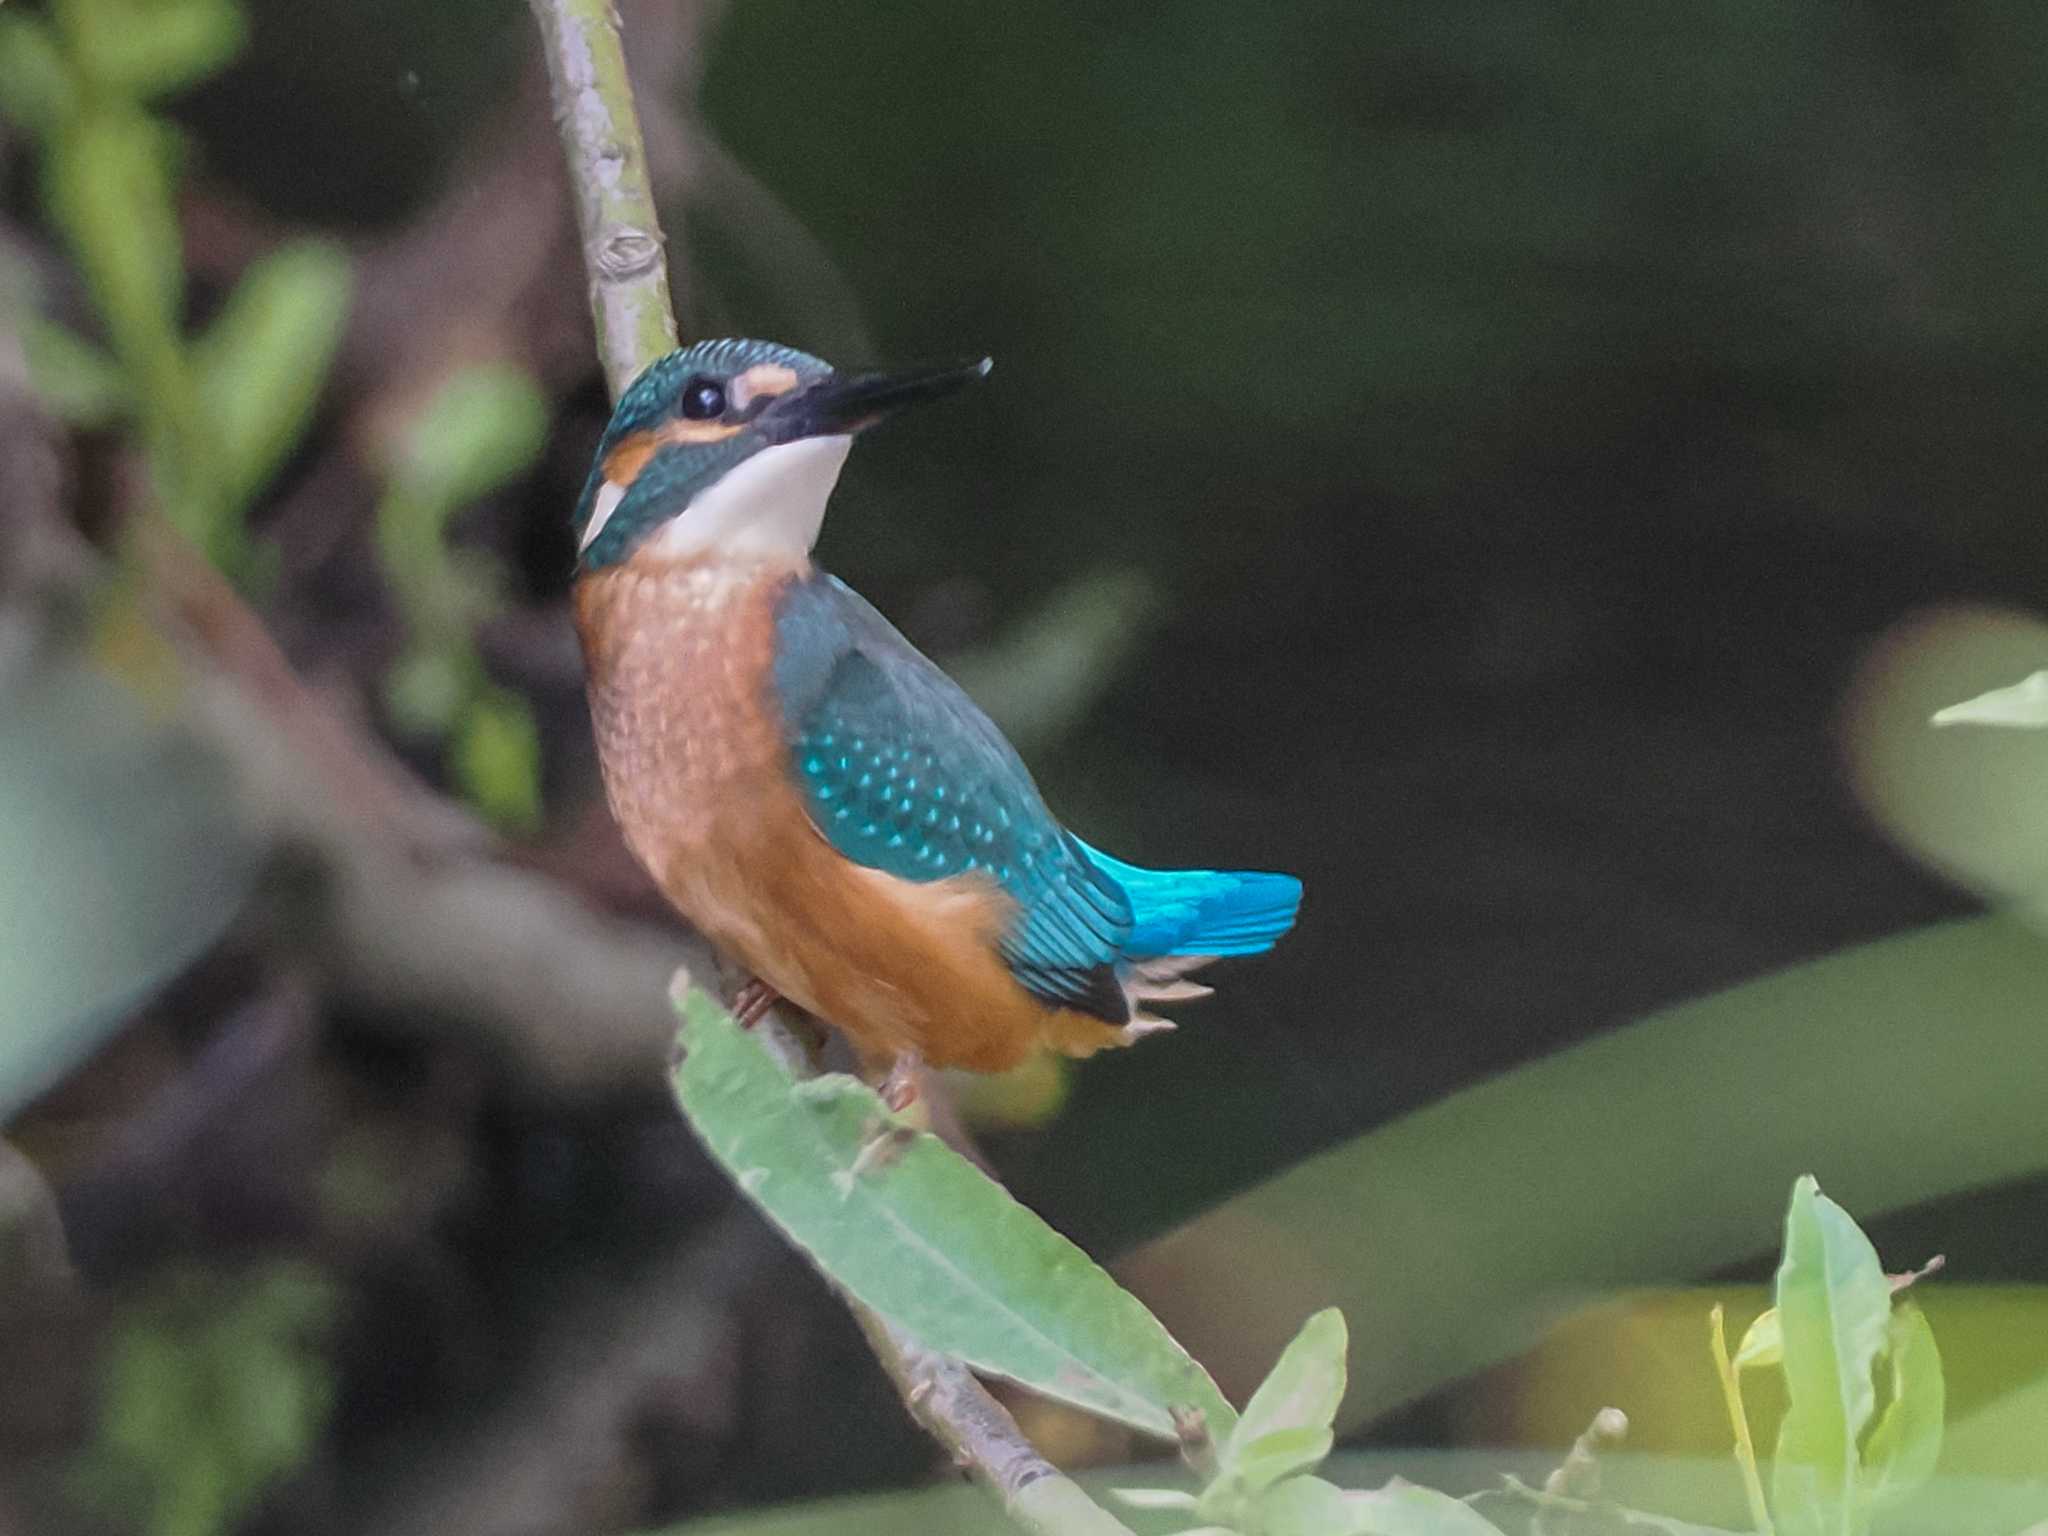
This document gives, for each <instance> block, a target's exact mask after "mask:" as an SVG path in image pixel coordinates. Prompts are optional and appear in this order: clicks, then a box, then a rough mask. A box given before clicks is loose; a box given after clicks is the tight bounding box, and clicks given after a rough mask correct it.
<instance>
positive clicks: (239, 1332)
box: [79, 1262, 336, 1536]
mask: <svg viewBox="0 0 2048 1536" xmlns="http://www.w3.org/2000/svg"><path fill="white" fill-rule="evenodd" d="M335 1305H336V1297H335V1293H334V1289H333V1286H332V1283H331V1282H330V1281H329V1280H327V1279H326V1278H325V1277H324V1276H322V1275H321V1274H320V1273H319V1272H317V1271H315V1270H312V1269H309V1268H307V1267H306V1266H304V1265H300V1264H296V1263H291V1262H277V1263H272V1264H269V1265H266V1266H264V1267H262V1268H259V1269H256V1270H253V1271H250V1272H248V1273H244V1274H239V1275H232V1276H229V1275H221V1274H216V1273H213V1272H210V1271H206V1270H200V1269H172V1270H169V1271H168V1272H166V1273H164V1274H162V1275H161V1276H159V1277H158V1279H157V1280H156V1282H155V1284H154V1286H153V1288H152V1290H151V1291H150V1292H149V1293H148V1294H146V1295H144V1296H142V1297H140V1298H138V1299H136V1300H135V1301H133V1302H131V1303H129V1304H128V1305H127V1306H126V1307H125V1308H124V1309H123V1312H122V1315H121V1317H120V1319H119V1320H118V1322H117V1323H116V1325H115V1328H114V1331H113V1335H112V1338H111V1340H110V1344H109V1349H108V1355H107V1360H106V1365H105V1372H106V1380H105V1384H104V1387H103V1397H102V1407H101V1421H100V1430H99V1436H98V1439H97V1441H96V1443H95V1445H94V1446H93V1448H92V1450H91V1451H90V1452H89V1453H88V1457H87V1460H86V1462H85V1464H84V1465H83V1466H82V1467H81V1469H80V1474H79V1475H80V1477H81V1479H82V1480H84V1481H85V1484H86V1486H87V1487H88V1488H89V1490H90V1492H91V1495H92V1497H93V1499H94V1500H95V1501H96V1502H99V1503H101V1504H103V1505H106V1506H108V1507H110V1508H112V1509H114V1510H117V1511H120V1512H123V1513H130V1512H133V1511H136V1510H139V1511H141V1513H142V1519H141V1521H140V1529H142V1530H144V1531H146V1532H147V1533H148V1536H218V1533H221V1532H225V1531H230V1530H233V1529H234V1528H235V1527H236V1526H237V1524H238V1523H239V1522H240V1521H241V1520H242V1519H243V1518H244V1517H245V1516H246V1515H247V1514H248V1512H249V1511H250V1509H251V1508H252V1507H253V1506H254V1505H255V1504H256V1502H257V1501H258V1500H259V1499H260V1498H261V1497H262V1495H263V1494H264V1493H265V1492H266V1491H267V1490H268V1489H269V1487H270V1486H271V1485H272V1484H273V1483H275V1482H276V1481H277V1480H278V1479H279V1478H280V1477H282V1476H283V1475H284V1474H286V1473H289V1472H292V1471H294V1470H296V1469H297V1468H298V1467H300V1466H301V1465H302V1464H303V1463H304V1462H305V1460H306V1459H307V1457H308V1455H309V1454H310V1453H311V1451H312V1450H313V1448H314V1446H315V1445H316V1444H317V1442H318V1438H319V1435H320V1432H321V1430H322V1428H323V1426H324V1425H325V1423H326V1420H327V1413H328V1407H329V1404H330V1401H331V1399H332V1396H333V1384H332V1376H331V1372H330V1370H329V1367H328V1364H327V1357H326V1352H325V1347H324V1345H323V1343H322V1336H323V1335H324V1333H325V1332H326V1331H327V1329H328V1328H329V1326H330V1324H331V1322H332V1320H333V1316H334V1311H335Z"/></svg>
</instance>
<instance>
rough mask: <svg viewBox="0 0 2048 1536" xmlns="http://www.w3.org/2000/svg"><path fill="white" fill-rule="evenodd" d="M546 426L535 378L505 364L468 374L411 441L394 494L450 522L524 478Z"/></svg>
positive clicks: (432, 404)
mask: <svg viewBox="0 0 2048 1536" xmlns="http://www.w3.org/2000/svg"><path fill="white" fill-rule="evenodd" d="M547 426H548V411H547V402H546V401H545V400H544V399H543V398H542V397H541V393H540V386H539V385H537V384H536V383H534V381H533V378H532V376H531V375H530V374H527V373H525V372H524V371H522V370H520V369H517V368H511V367H507V366H504V365H502V364H479V365H477V366H476V367H472V368H464V369H462V370H461V371H460V372H459V373H456V374H453V375H451V376H450V377H449V379H448V380H447V381H446V382H445V383H444V384H442V386H441V387H440V388H439V389H438V390H436V391H435V392H434V396H433V398H432V399H431V400H429V401H428V402H427V404H426V407H425V408H424V409H423V410H422V411H421V412H420V414H419V416H418V418H417V419H416V420H415V421H414V422H413V423H412V426H411V428H410V429H409V430H408V431H407V433H406V434H405V441H404V444H403V445H402V447H401V449H400V452H399V456H398V461H397V462H396V463H395V464H393V466H392V482H393V486H394V488H395V489H396V490H397V491H398V492H399V493H400V494H402V495H405V496H407V497H410V498H413V499H415V500H416V501H418V502H419V503H421V504H423V505H426V506H429V507H434V508H438V509H441V511H442V514H443V515H444V516H445V515H446V514H447V513H448V512H453V511H456V510H458V509H460V508H461V507H463V506H466V505H467V504H468V503H470V502H472V501H475V500H476V499H477V498H478V497H480V496H487V495H489V494H490V493H491V492H492V491H494V490H496V489H497V488H498V487H499V486H501V485H504V484H505V483H506V482H507V481H509V480H512V479H514V478H516V477H517V476H519V475H521V474H524V473H525V472H526V469H527V467H528V466H529V465H531V464H532V463H533V461H534V459H535V458H536V457H537V456H538V455H539V453H540V448H541V443H542V441H543V439H544V438H545V437H546V435H547ZM436 536H437V537H438V530H437V533H436Z"/></svg>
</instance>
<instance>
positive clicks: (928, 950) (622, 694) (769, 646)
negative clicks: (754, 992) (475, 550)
mask: <svg viewBox="0 0 2048 1536" xmlns="http://www.w3.org/2000/svg"><path fill="white" fill-rule="evenodd" d="M802 574H804V571H803V568H801V567H793V566H790V565H786V564H759V565H739V564H735V563H732V562H728V561H719V560H696V561H691V562H687V563H685V562H678V561H674V560H665V559H663V558H661V557H659V556H657V555H654V554H651V553H649V552H646V551H643V552H642V553H640V554H638V555H636V556H634V557H633V558H632V559H631V560H628V561H627V562H625V563H624V564H622V565H619V566H615V567H611V568H608V569H606V570H602V571H598V572H594V573H591V574H588V575H585V576H583V577H582V578H581V579H580V580H579V581H578V583H577V588H576V618H577V628H578V630H579V632H580V633H581V635H582V637H583V651H584V658H585V662H586V665H587V667H588V669H589V692H590V713H591V723H592V726H593V728H594V730H595V732H596V736H597V746H598V755H599V759H600V761H601V763H602V765H603V769H604V781H605V792H606V794H607V796H608V797H609V799H610V801H611V807H612V814H613V815H614V816H616V817H617V818H618V822H619V826H620V828H621V829H622V830H623V831H624V833H625V837H626V843H627V846H629V847H630V848H631V849H632V850H633V853H634V855H635V856H636V857H637V858H638V859H639V860H640V862H641V863H642V864H643V865H644V866H646V868H647V870H648V872H649V873H650V874H651V875H653V877H654V879H655V880H656V882H657V883H658V884H659V885H660V886H661V888H662V890H663V891H664V892H665V893H666V894H667V896H668V898H669V900H670V901H672V902H674V903H675V905H676V907H677V908H678V909H679V910H680V911H681V912H682V913H683V915H684V916H685V917H687V918H688V919H689V920H690V922H691V923H692V924H693V925H694V926H695V927H696V928H697V929H698V930H699V931H700V932H701V933H703V934H704V935H705V937H706V938H708V939H710V940H711V941H712V942H713V943H714V944H717V945H718V946H719V947H720V948H722V949H724V950H726V951H727V952H728V953H730V954H732V955H733V956H735V957H736V958H737V959H739V960H740V961H741V962H742V963H743V964H744V965H746V967H747V968H748V969H749V970H750V971H752V972H753V973H754V974H755V975H757V976H759V977H760V978H761V979H762V980H763V981H765V982H767V983H768V984H769V985H770V986H772V987H774V988H775V990H776V991H778V992H780V993H781V994H782V995H783V996H785V997H787V998H790V999H791V1000H793V1001H794V1002H796V1003H798V1004H800V1005H801V1006H802V1007H804V1008H805V1009H807V1010H808V1011H810V1012H811V1013H814V1014H816V1015H817V1016H818V1017H819V1018H822V1019H824V1020H826V1021H827V1022H828V1023H831V1024H833V1025H836V1026H837V1027H838V1028H840V1029H841V1030H843V1031H844V1032H845V1034H846V1035H847V1037H848V1038H849V1039H850V1040H851V1041H852V1042H853V1044H854V1046H855V1047H856V1048H857V1049H858V1050H859V1051H860V1053H861V1054H862V1056H863V1057H865V1058H866V1059H867V1060H868V1061H870V1062H871V1063H877V1064H879V1063H886V1062H888V1061H890V1060H893V1059H894V1058H895V1057H896V1056H898V1055H899V1054H902V1053H903V1052H906V1051H915V1052H917V1053H918V1054H919V1055H920V1056H922V1057H923V1058H924V1060H925V1061H926V1062H928V1063H930V1064H931V1065H933V1066H961V1067H967V1068H970V1069H973V1070H977V1071H997V1070H1000V1069H1002V1068H1004V1067H1008V1066H1013V1065H1015V1064H1016V1063H1017V1062H1019V1061H1021V1060H1023V1059H1024V1057H1025V1056H1026V1055H1027V1054H1029V1053H1030V1052H1031V1050H1033V1049H1034V1048H1035V1047H1036V1046H1038V1045H1039V1044H1041V1043H1045V1044H1050V1045H1053V1046H1055V1047H1057V1048H1059V1049H1061V1050H1065V1051H1069V1052H1072V1053H1074V1054H1078V1055H1085V1054H1087V1053H1088V1052H1090V1051H1093V1050H1096V1049H1099V1048H1100V1047H1102V1046H1104V1045H1110V1044H1114V1043H1116V1042H1117V1041H1118V1040H1119V1039H1120V1038H1122V1037H1121V1036H1120V1034H1119V1032H1118V1031H1117V1030H1115V1029H1114V1028H1112V1027H1111V1026H1109V1025H1106V1024H1104V1023H1102V1022H1101V1021H1100V1020H1097V1019H1093V1018H1089V1017H1087V1016H1085V1015H1081V1014H1076V1013H1073V1012H1071V1011H1069V1010H1065V1009H1048V1008H1047V1007H1045V1006H1044V1005H1043V1004H1041V1003H1039V1002H1038V1001H1037V1000H1036V999H1034V998H1033V997H1032V996H1031V995H1030V994H1029V993H1027V992H1025V991H1024V989H1023V988H1022V987H1020V986H1019V985H1018V984H1017V982H1016V980H1015V978H1014V977H1012V976H1011V975H1010V972H1009V970H1008V968H1007V967H1006V966H1005V965H1004V964H1003V962H1002V959H1001V957H1000V955H999V954H998V953H997V949H996V945H997V942H998V940H999V938H1000V936H1001V934H1002V931H1003V928H1004V926H1005V924H1006V923H1007V921H1008V918H1009V915H1010V908H1009V901H1008V898H1007V897H1005V896H1004V895H1003V894H1002V893H1001V892H1000V891H999V890H998V889H997V888H996V887H995V886H994V884H993V883H992V882H990V881H988V880H986V879H985V878H983V877H981V876H978V875H968V876H960V877H957V878H955V879H951V880H940V881H932V882H928V883H924V884H918V883H914V882H910V881H905V880H899V879H897V878H895V877H894V876H891V875H885V874H883V873H881V872H880V871H877V870H871V869H866V868H863V867H862V866H860V865H858V864H855V863H854V862H852V861H851V860H849V859H847V858H846V857H845V856H844V855H842V854H841V853H839V852H838V851H837V850H836V849H834V848H833V847H832V846H831V844H829V843H828V842H827V841H826V840H825V838H824V837H823V836H822V835H821V834H820V833H819V832H818V831H817V829H816V828H815V827H813V826H812V825H811V821H810V818H809V816H808V815H807V814H806V813H805V810H804V807H803V802H802V800H801V799H800V798H799V796H798V794H797V791H796V789H795V787H794V786H793V785H792V784H791V782H790V777H789V772H788V768H787V762H786V748H785V745H784V741H783V736H782V729H781V722H780V718H779V715H778V712H777V709H776V705H775V702H774V698H773V695H772V693H771V691H770V689H771V668H772V664H773V658H774V645H775V604H776V599H777V596H778V594H779V593H780V592H781V590H782V588H783V586H784V585H785V584H786V583H787V582H789V581H790V580H792V579H794V578H796V577H797V576H799V575H802Z"/></svg>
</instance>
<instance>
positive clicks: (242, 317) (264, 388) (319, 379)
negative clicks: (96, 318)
mask: <svg viewBox="0 0 2048 1536" xmlns="http://www.w3.org/2000/svg"><path fill="white" fill-rule="evenodd" d="M351 282H352V276H351V272H350V269H349V261H348V257H347V256H346V255H344V254H343V252H342V250H341V248H340V247H339V246H336V245H334V244H332V243H330V242H328V241H324V240H296V241H293V242H292V243H290V244H288V245H285V246H282V247H280V248H279V249H277V250H276V251H273V252H272V253H271V254H270V255H268V256H266V257H264V258H263V259H262V260H261V261H258V262H256V263H255V264H254V265H252V266H251V267H250V268H249V270H248V271H246V272H245V273H243V274H242V280H241V281H240V282H239V283H237V284H236V285H235V289H234V292H233V293H231V294H229V295H228V300H227V303H226V305H225V306H223V308H222V309H221V312H220V314H219V315H218V316H217V317H216V318H215V320H214V322H213V324H212V325H211V326H209V327H208V328H207V331H206V334H205V335H203V336H202V337H200V338H199V340H198V341H197V343H196V344H195V345H194V347H193V349H192V357H193V363H194V366H195V368H196V370H197V376H198V387H199V396H200V400H201V403H202V404H203V406H204V408H205V411H206V415H207V419H208V421H209V422H210V424H211V426H212V430H213V434H214V441H215V443H216V445H217V446H218V448H219V451H220V457H221V465H220V469H221V477H222V482H223V488H224V490H225V492H226V494H227V496H228V497H229V499H230V501H231V503H232V504H233V505H234V506H236V507H240V506H242V505H245V504H246V503H247V502H248V500H249V499H250V498H251V497H252V496H253V495H254V494H255V493H256V492H257V491H258V490H259V489H261V487H262V485H263V482H264V481H265V480H266V479H268V478H269V477H270V475H271V473H272V472H273V471H274V470H275V469H276V468H277V465H278V463H279V461H280V460H281V459H283V458H284V456H285V455H286V454H287V453H288V452H289V451H290V450H291V448H292V446H293V445H294V444H295V443H297V442H298V440H299V435H300V433H301V432H303V431H304V430H305V425H306V420H307V418H308V416H310V415H311V414H312V410H313V405H314V402H316V401H317V400H318V399H319V398H320V391H321V389H322V388H323V387H324V386H325V384H326V382H327V370H328V367H329V365H330V364H331V363H332V361H333V358H334V349H335V347H336V345H337V344H338V343H339V341H340V340H341V328H342V322H343V321H344V320H345V319H346V318H347V313H348V297H349V289H350V286H351Z"/></svg>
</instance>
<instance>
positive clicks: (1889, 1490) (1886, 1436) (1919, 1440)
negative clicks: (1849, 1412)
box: [1863, 1302, 1947, 1510]
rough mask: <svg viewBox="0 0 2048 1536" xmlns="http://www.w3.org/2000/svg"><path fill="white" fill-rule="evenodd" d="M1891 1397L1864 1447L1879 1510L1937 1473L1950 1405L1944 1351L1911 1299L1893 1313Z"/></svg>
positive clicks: (1866, 1484)
mask: <svg viewBox="0 0 2048 1536" xmlns="http://www.w3.org/2000/svg"><path fill="white" fill-rule="evenodd" d="M1889 1333H1890V1337H1889V1339H1888V1344H1889V1349H1888V1356H1889V1364H1890V1368H1891V1372H1890V1374H1891V1401H1890V1402H1888V1403H1886V1404H1885V1407H1884V1411H1883V1412H1882V1413H1881V1414H1879V1415H1878V1420H1877V1423H1876V1424H1875V1425H1874V1426H1873V1427H1872V1429H1871V1431H1870V1436H1869V1438H1868V1439H1867V1440H1866V1441H1865V1442H1864V1446H1863V1495H1864V1498H1865V1500H1866V1501H1867V1505H1868V1507H1869V1508H1871V1509H1873V1510H1875V1509H1878V1508H1882V1507H1885V1506H1888V1505H1891V1504H1894V1503H1897V1502H1898V1501H1899V1500H1900V1499H1903V1498H1906V1497H1907V1496H1909V1495H1910V1494H1912V1493H1914V1492H1915V1491H1917V1490H1918V1489H1919V1488H1920V1487H1921V1486H1922V1485H1923V1484H1925V1483H1926V1482H1927V1480H1928V1479H1929V1478H1931V1477H1932V1476H1934V1464H1935V1462H1936V1461H1938V1460H1939V1459H1940V1457H1941V1420H1942V1414H1943V1411H1944V1409H1945V1408H1946V1405H1947V1391H1946V1388H1945V1387H1944V1385H1943V1382H1942V1373H1941V1351H1940V1350H1938V1349H1937V1348H1935V1344H1934V1331H1933V1330H1932V1329H1931V1328H1929V1327H1928V1326H1927V1317H1926V1314H1924V1313H1923V1312H1922V1311H1921V1310H1920V1309H1919V1308H1918V1307H1916V1306H1914V1305H1912V1304H1911V1303H1910V1302H1909V1303H1905V1304H1903V1305H1901V1306H1899V1307H1898V1308H1896V1309H1895V1310H1894V1311H1893V1313H1892V1316H1891V1324H1890V1330H1889Z"/></svg>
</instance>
